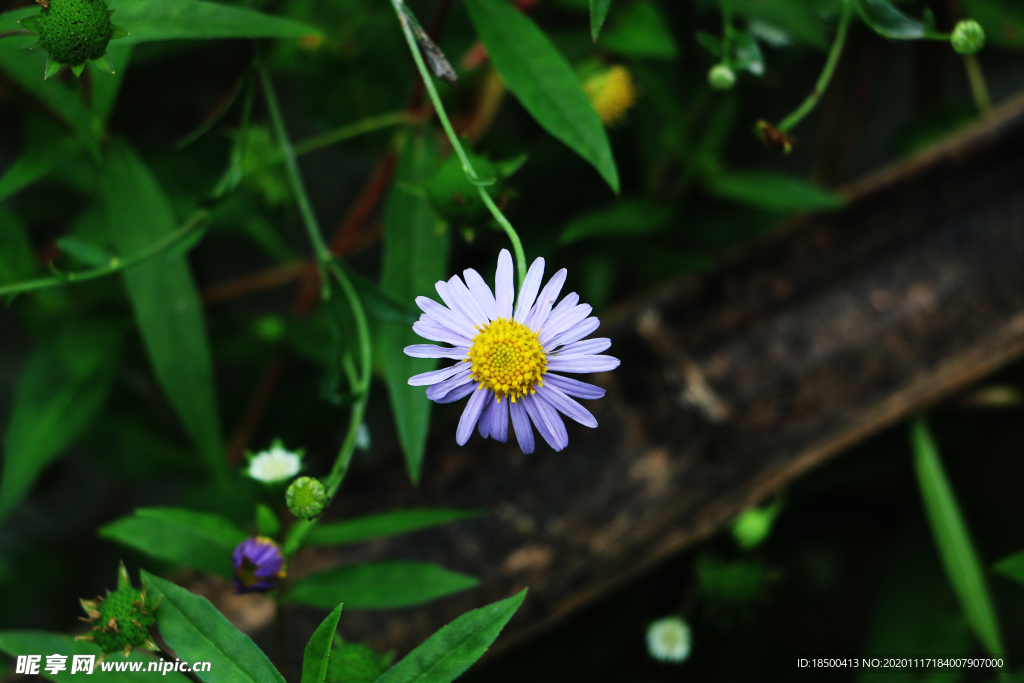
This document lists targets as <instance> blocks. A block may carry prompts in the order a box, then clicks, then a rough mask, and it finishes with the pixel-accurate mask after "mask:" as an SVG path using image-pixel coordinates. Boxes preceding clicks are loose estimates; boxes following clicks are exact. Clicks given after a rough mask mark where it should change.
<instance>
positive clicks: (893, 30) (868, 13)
mask: <svg viewBox="0 0 1024 683" xmlns="http://www.w3.org/2000/svg"><path fill="white" fill-rule="evenodd" d="M853 3H854V4H855V5H856V6H857V12H859V13H860V18H861V19H863V20H864V23H865V24H867V25H868V26H870V27H871V29H872V30H873V31H874V32H875V33H877V34H879V35H881V36H885V37H886V38H892V39H893V40H917V39H918V38H923V37H924V35H925V33H926V31H925V26H924V24H922V23H921V22H920V21H917V20H915V19H911V18H910V17H908V16H907V15H906V14H904V13H903V12H901V11H899V10H898V9H896V7H895V6H894V5H893V4H892V3H891V2H889V0H853Z"/></svg>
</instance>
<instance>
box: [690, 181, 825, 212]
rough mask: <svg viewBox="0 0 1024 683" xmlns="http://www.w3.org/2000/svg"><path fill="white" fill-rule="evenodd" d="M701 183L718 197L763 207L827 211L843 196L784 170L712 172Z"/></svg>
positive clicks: (774, 209) (768, 208)
mask: <svg viewBox="0 0 1024 683" xmlns="http://www.w3.org/2000/svg"><path fill="white" fill-rule="evenodd" d="M705 187H706V189H707V190H708V192H710V193H711V194H713V195H715V196H716V197H721V198H722V199H728V200H730V201H734V202H737V203H739V204H746V205H747V206H753V207H756V208H758V209H764V210H765V211H778V212H780V213H790V212H796V211H827V210H830V209H837V208H839V207H840V206H842V204H843V200H842V199H841V198H840V197H838V196H837V195H835V194H833V193H831V192H828V191H827V190H822V189H820V188H818V187H817V186H815V185H812V184H811V183H810V182H808V181H806V180H804V179H803V178H800V177H798V176H791V175H787V174H784V173H774V172H761V171H745V172H740V173H722V174H716V175H712V176H710V177H708V178H707V179H705Z"/></svg>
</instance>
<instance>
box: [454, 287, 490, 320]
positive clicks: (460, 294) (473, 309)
mask: <svg viewBox="0 0 1024 683" xmlns="http://www.w3.org/2000/svg"><path fill="white" fill-rule="evenodd" d="M448 295H449V296H451V297H452V298H453V299H454V300H455V303H456V305H458V307H459V309H460V310H461V311H462V312H463V313H465V314H466V315H467V316H468V317H469V320H470V322H472V323H473V327H474V328H475V327H477V326H480V327H483V326H484V325H486V324H487V321H488V318H487V314H486V313H484V309H482V308H481V307H480V304H479V303H477V300H476V297H474V296H473V295H472V294H471V293H470V291H469V288H468V287H466V285H465V284H463V282H462V280H460V279H459V276H458V275H452V278H451V279H450V280H448Z"/></svg>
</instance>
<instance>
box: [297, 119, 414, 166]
mask: <svg viewBox="0 0 1024 683" xmlns="http://www.w3.org/2000/svg"><path fill="white" fill-rule="evenodd" d="M410 121H411V117H410V116H409V114H408V113H407V112H404V111H396V112H391V113H389V114H381V115H379V116H371V117H369V118H365V119H362V120H361V121H356V122H355V123H350V124H348V125H347V126H341V127H340V128H335V129H334V130H330V131H327V132H326V133H321V134H320V135H316V136H314V137H311V138H309V139H307V140H302V141H301V142H296V143H295V147H294V149H295V156H302V155H303V154H309V153H310V152H314V151H316V150H318V149H321V148H323V147H328V146H330V145H333V144H336V143H339V142H342V141H343V140H348V139H350V138H354V137H357V136H359V135H365V134H366V133H372V132H374V131H376V130H381V129H383V128H390V127H391V126H398V125H401V124H403V123H409V122H410Z"/></svg>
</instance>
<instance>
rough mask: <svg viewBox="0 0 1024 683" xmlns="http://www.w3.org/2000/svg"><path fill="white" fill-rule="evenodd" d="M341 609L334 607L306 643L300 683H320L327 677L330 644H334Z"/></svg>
mask: <svg viewBox="0 0 1024 683" xmlns="http://www.w3.org/2000/svg"><path fill="white" fill-rule="evenodd" d="M341 608H342V605H338V606H337V607H335V608H334V611H332V612H331V613H330V614H328V615H327V618H326V619H324V620H323V621H322V622H320V625H319V626H317V627H316V630H315V631H313V635H312V636H310V638H309V642H308V643H306V651H305V652H304V653H303V656H302V683H322V681H323V680H324V679H325V678H326V677H327V664H328V662H330V657H331V643H333V642H334V633H335V631H337V630H338V619H340V618H341Z"/></svg>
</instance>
